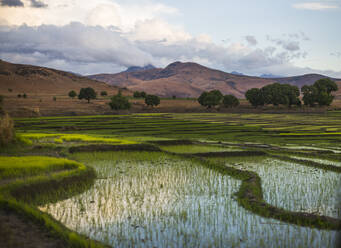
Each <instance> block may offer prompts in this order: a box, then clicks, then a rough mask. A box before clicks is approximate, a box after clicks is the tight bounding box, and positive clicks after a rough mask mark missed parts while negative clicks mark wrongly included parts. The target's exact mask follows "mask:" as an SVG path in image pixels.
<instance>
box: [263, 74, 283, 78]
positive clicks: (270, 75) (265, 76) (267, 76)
mask: <svg viewBox="0 0 341 248" xmlns="http://www.w3.org/2000/svg"><path fill="white" fill-rule="evenodd" d="M259 77H261V78H282V77H281V76H278V75H274V74H271V73H270V74H262V75H260V76H259Z"/></svg>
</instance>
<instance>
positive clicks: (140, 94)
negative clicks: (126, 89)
mask: <svg viewBox="0 0 341 248" xmlns="http://www.w3.org/2000/svg"><path fill="white" fill-rule="evenodd" d="M133 96H134V98H146V96H147V94H146V92H144V91H141V92H140V91H135V92H134V95H133Z"/></svg>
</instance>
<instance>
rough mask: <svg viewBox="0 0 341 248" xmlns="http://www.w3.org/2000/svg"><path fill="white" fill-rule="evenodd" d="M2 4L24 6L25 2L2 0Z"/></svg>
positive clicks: (0, 3)
mask: <svg viewBox="0 0 341 248" xmlns="http://www.w3.org/2000/svg"><path fill="white" fill-rule="evenodd" d="M0 5H1V6H8V7H23V6H24V3H23V2H22V1H20V0H1V1H0Z"/></svg>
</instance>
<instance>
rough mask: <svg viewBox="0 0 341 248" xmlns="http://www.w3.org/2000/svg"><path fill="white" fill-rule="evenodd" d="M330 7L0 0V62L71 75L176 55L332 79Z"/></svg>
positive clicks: (243, 69)
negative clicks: (46, 68)
mask: <svg viewBox="0 0 341 248" xmlns="http://www.w3.org/2000/svg"><path fill="white" fill-rule="evenodd" d="M340 10H341V1H340V0H330V1H303V0H290V1H276V2H270V3H269V2H266V1H265V0H262V1H257V3H255V2H254V1H243V2H242V3H235V2H230V1H221V0H217V1H216V2H214V3H212V2H210V3H208V2H200V1H199V2H195V3H193V2H192V1H187V2H185V3H183V2H181V1H170V0H166V1H148V0H147V1H134V0H126V1H119V2H118V1H111V0H95V1H91V3H84V2H82V1H80V0H75V1H73V2H71V3H70V2H69V1H67V0H58V1H52V0H40V1H37V0H35V1H33V0H1V1H0V15H1V18H0V44H1V46H0V59H2V60H5V61H8V62H11V63H20V64H31V65H37V66H44V67H50V68H55V69H58V70H63V71H70V72H73V73H77V74H81V75H91V74H99V73H117V72H121V71H124V70H126V69H127V68H128V67H131V66H145V65H148V64H152V65H153V66H155V67H157V68H164V67H165V66H167V65H168V64H170V63H172V62H175V61H181V62H194V63H198V64H201V65H203V66H206V67H209V68H212V69H217V70H221V71H224V72H228V73H231V72H233V71H235V72H238V73H242V74H244V75H248V76H260V75H262V74H272V75H278V76H281V77H288V76H298V75H304V74H311V73H314V74H322V75H325V76H328V77H332V78H341V47H340V44H341V35H340V34H339V33H338V32H335V30H337V28H338V27H337V23H338V22H337V20H339V15H340ZM269 20H271V21H269Z"/></svg>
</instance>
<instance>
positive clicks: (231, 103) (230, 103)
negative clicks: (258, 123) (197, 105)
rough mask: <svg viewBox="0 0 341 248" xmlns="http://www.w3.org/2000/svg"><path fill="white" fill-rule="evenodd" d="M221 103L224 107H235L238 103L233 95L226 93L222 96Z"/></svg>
mask: <svg viewBox="0 0 341 248" xmlns="http://www.w3.org/2000/svg"><path fill="white" fill-rule="evenodd" d="M223 105H224V107H226V108H232V107H237V106H238V105H239V100H238V98H237V97H235V96H234V95H226V96H224V98H223Z"/></svg>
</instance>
